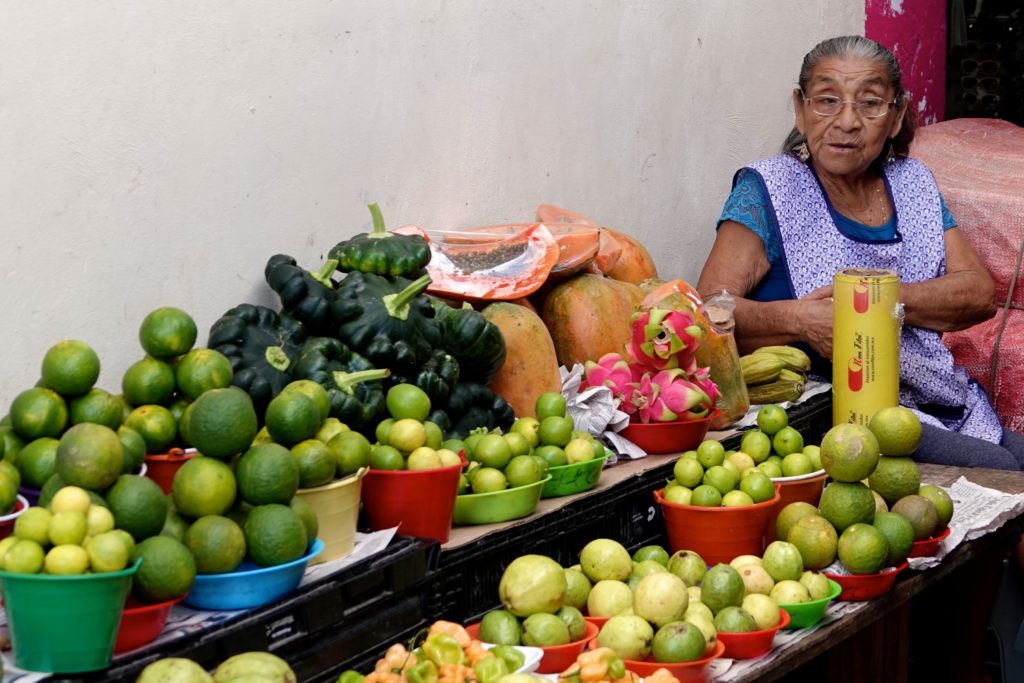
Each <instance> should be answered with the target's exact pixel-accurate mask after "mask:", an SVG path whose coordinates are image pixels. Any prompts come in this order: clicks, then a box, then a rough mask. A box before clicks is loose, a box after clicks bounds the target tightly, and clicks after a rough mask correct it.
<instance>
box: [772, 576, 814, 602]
mask: <svg viewBox="0 0 1024 683" xmlns="http://www.w3.org/2000/svg"><path fill="white" fill-rule="evenodd" d="M770 597H771V599H772V600H774V601H775V602H776V603H778V604H780V605H795V604H797V603H801V602H807V601H809V600H810V599H811V595H810V593H808V592H807V587H806V586H804V585H803V584H802V583H800V582H799V581H791V580H789V579H786V580H785V581H779V582H778V583H776V584H775V588H772V592H771V594H770Z"/></svg>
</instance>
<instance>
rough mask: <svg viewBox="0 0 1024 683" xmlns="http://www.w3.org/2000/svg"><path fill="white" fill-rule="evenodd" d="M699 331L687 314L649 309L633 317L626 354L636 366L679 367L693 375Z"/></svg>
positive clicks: (700, 332) (695, 365)
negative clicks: (628, 352) (632, 358)
mask: <svg viewBox="0 0 1024 683" xmlns="http://www.w3.org/2000/svg"><path fill="white" fill-rule="evenodd" d="M701 334H702V330H701V328H700V325H698V324H697V322H696V321H695V320H694V318H693V314H692V313H690V312H689V311H673V310H667V309H664V308H652V309H650V310H648V311H642V312H640V313H636V314H634V315H633V334H632V338H631V339H630V342H629V351H630V353H632V354H633V357H634V358H635V359H636V361H637V363H639V364H641V365H644V366H647V367H649V368H651V369H652V370H664V369H668V368H682V369H683V370H685V371H686V372H688V373H693V372H696V370H697V360H696V358H695V357H694V353H695V352H696V350H697V345H698V344H699V343H700V338H701Z"/></svg>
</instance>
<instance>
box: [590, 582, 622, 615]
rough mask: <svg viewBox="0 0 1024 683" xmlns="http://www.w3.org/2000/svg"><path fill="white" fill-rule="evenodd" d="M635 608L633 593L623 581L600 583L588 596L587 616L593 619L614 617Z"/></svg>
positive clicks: (595, 585) (596, 584)
mask: <svg viewBox="0 0 1024 683" xmlns="http://www.w3.org/2000/svg"><path fill="white" fill-rule="evenodd" d="M632 607H633V591H631V590H630V589H629V586H627V585H626V584H625V583H623V582H622V581H614V580H612V579H605V580H604V581H598V582H597V583H595V584H594V587H593V588H591V589H590V595H589V596H587V614H589V615H590V616H592V617H613V616H615V615H616V614H621V613H622V612H623V611H624V610H625V609H627V608H630V609H631V608H632Z"/></svg>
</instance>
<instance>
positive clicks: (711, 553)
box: [654, 484, 781, 566]
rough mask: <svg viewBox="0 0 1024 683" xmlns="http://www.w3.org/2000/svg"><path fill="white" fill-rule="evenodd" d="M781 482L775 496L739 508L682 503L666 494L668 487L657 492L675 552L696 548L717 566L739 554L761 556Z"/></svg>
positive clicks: (702, 555) (702, 556)
mask: <svg viewBox="0 0 1024 683" xmlns="http://www.w3.org/2000/svg"><path fill="white" fill-rule="evenodd" d="M780 487H781V484H775V496H774V497H772V498H771V499H770V500H766V501H764V502H763V503H755V504H754V505H740V506H737V507H721V506H719V507H703V506H699V505H680V504H679V503H671V502H669V501H667V500H665V499H664V498H663V497H662V493H663V492H664V489H658V490H657V491H655V492H654V499H655V500H656V501H658V503H659V504H660V505H661V512H662V515H663V516H664V518H665V531H666V532H667V533H668V544H669V548H670V549H671V551H672V552H677V551H679V550H692V551H694V552H695V553H697V554H698V555H700V556H701V558H702V559H703V560H704V561H705V562H707V564H708V566H714V565H716V564H718V563H719V562H725V563H728V562H729V561H731V560H732V559H733V558H734V557H736V556H738V555H760V554H761V553H762V552H764V548H765V529H766V528H767V525H768V519H769V518H770V517H771V515H772V513H773V512H774V510H775V505H776V503H777V502H778V500H779V496H780V493H779V490H780Z"/></svg>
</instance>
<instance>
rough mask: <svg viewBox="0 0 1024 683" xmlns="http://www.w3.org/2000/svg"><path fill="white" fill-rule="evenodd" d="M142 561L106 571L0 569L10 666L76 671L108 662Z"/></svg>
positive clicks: (95, 668) (94, 667) (30, 669)
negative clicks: (67, 572) (65, 572)
mask: <svg viewBox="0 0 1024 683" xmlns="http://www.w3.org/2000/svg"><path fill="white" fill-rule="evenodd" d="M140 564H142V560H141V559H140V560H136V562H135V564H133V565H132V566H131V567H128V568H127V569H122V570H121V571H118V572H107V573H104V574H76V575H72V576H52V575H50V574H12V573H10V572H5V571H0V580H2V581H3V598H4V608H5V609H6V610H7V620H8V625H9V627H10V630H11V644H12V647H13V649H14V665H15V666H17V667H18V668H19V669H26V670H28V671H47V672H52V673H80V672H84V671H96V670H97V669H105V668H107V667H108V666H110V662H111V660H112V658H113V655H114V642H115V640H116V638H117V627H118V624H120V622H121V612H122V610H123V609H124V602H125V599H126V598H127V597H128V591H129V590H130V589H131V585H132V575H133V574H134V573H135V572H136V571H138V569H139V565H140Z"/></svg>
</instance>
